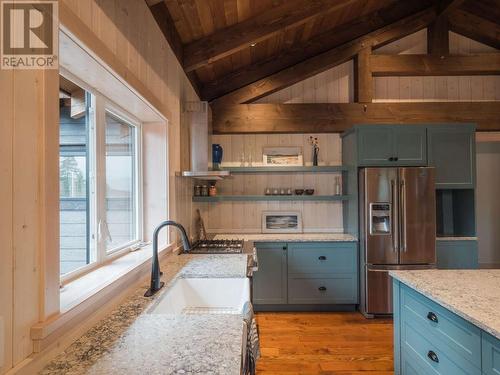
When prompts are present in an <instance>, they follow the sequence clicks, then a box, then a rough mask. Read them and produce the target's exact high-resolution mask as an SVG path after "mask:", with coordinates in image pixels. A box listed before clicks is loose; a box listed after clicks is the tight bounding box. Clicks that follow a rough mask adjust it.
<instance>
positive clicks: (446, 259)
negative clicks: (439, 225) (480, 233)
mask: <svg viewBox="0 0 500 375" xmlns="http://www.w3.org/2000/svg"><path fill="white" fill-rule="evenodd" d="M436 258H437V267H438V268H441V269H474V268H478V267H479V259H478V248H477V241H476V240H463V241H462V240H440V239H438V240H437V241H436Z"/></svg>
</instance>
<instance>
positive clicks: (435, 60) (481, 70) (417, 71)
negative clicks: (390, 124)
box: [370, 53, 500, 77]
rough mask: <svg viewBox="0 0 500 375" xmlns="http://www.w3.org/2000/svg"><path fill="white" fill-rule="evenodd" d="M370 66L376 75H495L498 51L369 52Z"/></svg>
mask: <svg viewBox="0 0 500 375" xmlns="http://www.w3.org/2000/svg"><path fill="white" fill-rule="evenodd" d="M370 65H371V71H372V74H373V75H374V76H376V77H389V76H392V77H394V76H462V75H499V74H500V53H491V54H481V55H472V56H450V55H448V56H436V55H372V56H371V58H370Z"/></svg>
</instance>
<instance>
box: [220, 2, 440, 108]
mask: <svg viewBox="0 0 500 375" xmlns="http://www.w3.org/2000/svg"><path fill="white" fill-rule="evenodd" d="M435 18H436V11H435V9H434V8H430V9H427V10H425V11H422V12H419V13H416V14H413V15H411V16H409V17H406V18H404V19H402V20H400V21H397V22H395V23H393V24H391V25H388V26H385V27H382V28H380V29H378V30H376V31H373V32H371V33H369V34H366V35H364V36H361V37H359V38H356V39H354V40H352V41H350V42H347V43H345V44H342V45H340V46H338V47H336V48H333V49H331V50H329V51H327V52H324V53H322V54H320V55H316V56H313V57H311V58H309V59H307V60H305V61H303V62H301V63H298V64H296V65H294V66H291V67H289V68H286V69H284V70H282V71H280V72H278V73H275V74H272V75H270V76H269V77H266V78H263V79H261V80H259V81H257V82H254V83H252V84H250V85H248V86H245V87H242V88H240V89H238V90H235V91H234V92H232V93H229V94H227V95H225V96H223V97H221V98H220V99H217V100H216V103H219V104H221V103H223V104H229V103H232V104H236V103H251V102H252V101H255V100H257V99H259V98H262V97H264V96H266V95H269V94H272V93H273V92H276V91H278V90H281V89H283V88H285V87H288V86H290V85H293V84H294V83H296V82H299V81H302V80H304V79H306V78H309V77H311V76H313V75H316V74H318V73H321V72H323V71H325V70H327V69H330V68H332V67H335V66H337V65H339V64H342V63H344V62H346V61H348V60H350V59H352V58H353V57H354V56H355V55H356V54H357V53H358V52H360V51H361V50H362V49H364V48H366V47H372V48H376V47H379V46H382V45H385V44H387V43H390V42H392V41H394V40H397V39H400V38H402V37H404V36H406V35H409V34H411V33H414V32H416V31H418V30H421V29H423V28H424V27H426V26H427V25H428V24H429V23H430V22H432V21H434V19H435Z"/></svg>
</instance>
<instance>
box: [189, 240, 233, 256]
mask: <svg viewBox="0 0 500 375" xmlns="http://www.w3.org/2000/svg"><path fill="white" fill-rule="evenodd" d="M242 252H243V240H200V241H198V242H195V243H194V245H193V247H192V249H191V251H190V252H189V253H190V254H241V253H242Z"/></svg>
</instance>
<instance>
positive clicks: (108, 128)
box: [59, 76, 142, 279]
mask: <svg viewBox="0 0 500 375" xmlns="http://www.w3.org/2000/svg"><path fill="white" fill-rule="evenodd" d="M60 82H61V83H60V152H59V174H60V176H59V179H60V233H61V236H60V270H61V271H60V272H61V277H62V278H63V279H64V278H69V277H72V276H74V275H77V274H79V273H81V272H84V271H86V270H88V269H89V268H92V267H95V266H97V265H98V264H100V263H102V262H104V261H106V260H107V259H108V258H109V257H110V256H116V255H119V254H121V253H124V252H126V251H127V250H129V249H130V248H131V247H132V246H134V245H136V244H137V243H138V242H140V241H141V240H142V221H141V218H142V215H141V210H140V209H141V204H140V203H141V195H140V185H139V182H140V176H141V170H140V168H139V166H140V163H139V161H140V149H141V148H140V129H141V128H140V124H139V122H137V121H135V120H133V119H132V117H130V116H128V115H127V114H126V112H124V111H122V110H120V109H119V107H117V106H116V105H115V104H114V103H110V102H109V101H108V100H106V99H105V98H104V97H102V96H101V95H99V94H95V95H94V94H92V93H90V92H88V91H85V90H84V89H82V88H81V87H80V86H78V85H76V84H74V83H73V82H72V81H70V80H68V79H66V78H64V77H62V76H61V77H60Z"/></svg>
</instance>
